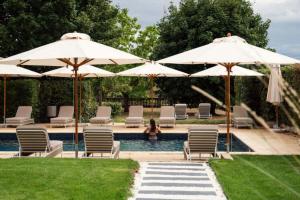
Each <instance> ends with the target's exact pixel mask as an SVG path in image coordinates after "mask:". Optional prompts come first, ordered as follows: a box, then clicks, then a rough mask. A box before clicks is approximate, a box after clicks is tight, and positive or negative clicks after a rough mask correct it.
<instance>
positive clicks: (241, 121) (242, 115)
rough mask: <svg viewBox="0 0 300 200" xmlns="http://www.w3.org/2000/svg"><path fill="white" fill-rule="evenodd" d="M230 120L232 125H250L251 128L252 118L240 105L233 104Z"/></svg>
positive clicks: (237, 126)
mask: <svg viewBox="0 0 300 200" xmlns="http://www.w3.org/2000/svg"><path fill="white" fill-rule="evenodd" d="M232 122H233V125H234V127H236V128H239V127H250V128H253V124H254V122H253V119H252V118H250V117H249V115H248V113H247V111H246V109H245V108H243V107H242V106H233V118H232Z"/></svg>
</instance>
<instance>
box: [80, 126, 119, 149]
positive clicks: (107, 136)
mask: <svg viewBox="0 0 300 200" xmlns="http://www.w3.org/2000/svg"><path fill="white" fill-rule="evenodd" d="M83 137H84V144H85V150H86V152H87V153H111V152H112V148H113V139H114V138H113V132H112V129H111V128H105V127H93V126H87V127H85V128H84V129H83Z"/></svg>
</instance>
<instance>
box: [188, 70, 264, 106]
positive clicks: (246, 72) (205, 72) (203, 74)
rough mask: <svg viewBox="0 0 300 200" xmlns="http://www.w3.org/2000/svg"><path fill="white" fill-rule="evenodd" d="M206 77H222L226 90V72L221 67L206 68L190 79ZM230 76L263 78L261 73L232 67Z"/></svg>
mask: <svg viewBox="0 0 300 200" xmlns="http://www.w3.org/2000/svg"><path fill="white" fill-rule="evenodd" d="M206 76H222V77H224V80H225V88H227V78H226V77H227V76H228V74H227V70H226V68H225V67H224V66H222V65H216V66H214V67H211V68H208V69H206V70H203V71H200V72H197V73H194V74H191V75H190V77H206ZM230 76H243V77H245V76H263V74H262V73H259V72H257V71H253V70H250V69H246V68H243V67H240V66H237V65H235V66H233V67H232V68H231V71H230ZM225 96H226V90H225ZM225 104H226V98H225Z"/></svg>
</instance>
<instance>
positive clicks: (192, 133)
mask: <svg viewBox="0 0 300 200" xmlns="http://www.w3.org/2000/svg"><path fill="white" fill-rule="evenodd" d="M188 142H189V149H190V152H191V153H215V152H216V147H217V142H218V130H216V129H215V128H214V127H207V126H205V127H198V129H196V128H191V129H189V133H188Z"/></svg>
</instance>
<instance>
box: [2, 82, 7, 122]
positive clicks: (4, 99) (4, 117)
mask: <svg viewBox="0 0 300 200" xmlns="http://www.w3.org/2000/svg"><path fill="white" fill-rule="evenodd" d="M3 85H4V89H3V93H4V94H3V123H4V124H6V76H4V77H3Z"/></svg>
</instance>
